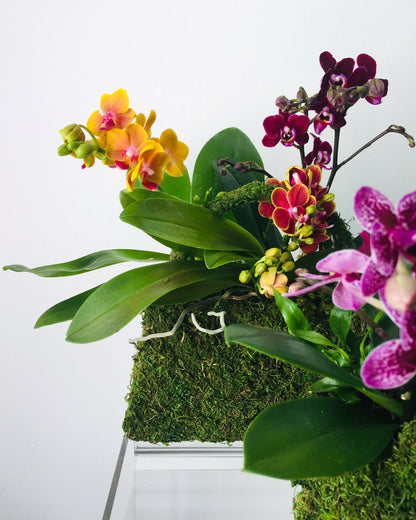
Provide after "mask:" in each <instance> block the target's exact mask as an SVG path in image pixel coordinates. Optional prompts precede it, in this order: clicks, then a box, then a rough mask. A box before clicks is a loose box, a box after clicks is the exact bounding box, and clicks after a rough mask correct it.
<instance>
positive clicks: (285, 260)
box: [239, 247, 295, 298]
mask: <svg viewBox="0 0 416 520" xmlns="http://www.w3.org/2000/svg"><path fill="white" fill-rule="evenodd" d="M294 268H295V263H294V261H293V260H292V255H291V254H290V252H289V251H282V250H281V249H279V248H278V247H273V248H271V249H268V250H267V251H266V252H265V253H264V256H263V257H262V258H260V260H258V261H257V262H256V263H255V264H254V265H253V266H252V268H251V269H250V270H244V271H241V273H240V276H239V281H240V282H241V283H244V284H246V283H249V282H251V281H252V280H253V278H254V280H255V285H256V287H257V290H258V292H259V293H260V294H263V295H264V296H265V297H266V298H271V297H273V296H274V289H276V291H278V292H280V293H285V292H287V291H288V286H287V284H288V281H289V280H288V277H287V275H286V274H285V273H288V272H289V271H293V269H294Z"/></svg>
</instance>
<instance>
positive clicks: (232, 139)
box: [192, 128, 263, 202]
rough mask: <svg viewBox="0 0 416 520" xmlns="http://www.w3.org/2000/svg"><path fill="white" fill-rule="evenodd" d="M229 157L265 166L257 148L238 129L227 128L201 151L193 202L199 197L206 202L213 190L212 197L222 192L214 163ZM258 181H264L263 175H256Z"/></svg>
mask: <svg viewBox="0 0 416 520" xmlns="http://www.w3.org/2000/svg"><path fill="white" fill-rule="evenodd" d="M225 157H229V158H232V159H234V160H235V161H254V162H255V163H257V164H258V165H260V166H261V167H262V166H263V163H262V160H261V157H260V155H259V153H258V152H257V150H256V148H255V146H254V145H253V143H252V142H251V141H250V139H249V138H248V137H247V135H246V134H244V133H243V132H242V131H241V130H239V129H238V128H226V129H225V130H222V131H221V132H218V134H216V135H214V136H213V137H212V138H211V139H210V140H209V141H208V142H207V143H206V144H205V145H204V147H203V148H202V150H201V151H200V153H199V155H198V157H197V159H196V162H195V168H194V172H193V174H192V200H194V197H195V196H197V197H199V199H200V200H201V202H203V201H204V199H205V195H206V193H207V192H208V191H209V190H212V195H216V194H217V193H218V191H220V189H221V188H220V183H219V182H218V179H217V176H216V174H215V171H214V168H213V166H212V163H213V161H218V160H219V159H223V158H225ZM256 177H257V178H258V180H262V179H263V175H262V174H256Z"/></svg>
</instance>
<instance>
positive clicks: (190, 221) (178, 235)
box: [120, 199, 263, 255]
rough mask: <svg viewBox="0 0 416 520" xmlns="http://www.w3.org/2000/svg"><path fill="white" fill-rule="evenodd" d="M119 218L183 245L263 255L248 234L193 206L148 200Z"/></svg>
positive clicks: (169, 201)
mask: <svg viewBox="0 0 416 520" xmlns="http://www.w3.org/2000/svg"><path fill="white" fill-rule="evenodd" d="M120 218H121V220H122V221H123V222H127V223H128V224H131V225H133V226H136V227H138V228H139V229H142V230H143V231H145V232H146V233H148V234H149V235H152V236H154V237H156V238H160V239H162V240H169V241H171V242H175V243H178V244H182V245H185V246H189V247H196V248H200V249H214V250H221V251H248V252H250V253H253V254H257V255H258V254H263V248H262V247H261V245H260V244H259V242H258V241H257V240H256V239H255V238H254V237H253V236H252V235H251V234H250V233H248V231H246V230H245V229H243V228H242V227H241V226H239V225H238V224H235V223H234V222H231V221H229V220H227V219H225V218H222V217H218V216H217V215H214V214H213V213H212V212H211V211H209V210H208V209H206V208H204V207H202V206H197V205H195V204H190V203H187V202H183V201H179V200H168V199H166V200H161V199H149V200H145V201H143V202H140V203H136V204H130V206H128V207H127V208H126V209H125V210H124V211H123V213H122V214H121V215H120Z"/></svg>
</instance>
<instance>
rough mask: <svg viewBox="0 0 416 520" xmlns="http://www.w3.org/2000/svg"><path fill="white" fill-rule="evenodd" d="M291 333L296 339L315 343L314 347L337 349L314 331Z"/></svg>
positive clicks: (293, 331)
mask: <svg viewBox="0 0 416 520" xmlns="http://www.w3.org/2000/svg"><path fill="white" fill-rule="evenodd" d="M291 332H292V333H293V335H294V336H296V337H297V338H299V339H303V340H304V341H309V342H310V343H315V345H325V346H326V347H334V348H338V347H337V345H335V343H333V342H332V341H331V340H329V339H328V338H326V337H325V336H324V335H323V334H320V333H319V332H316V331H315V330H291Z"/></svg>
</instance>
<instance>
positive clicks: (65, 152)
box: [58, 144, 71, 157]
mask: <svg viewBox="0 0 416 520" xmlns="http://www.w3.org/2000/svg"><path fill="white" fill-rule="evenodd" d="M70 153H71V151H70V150H68V148H67V146H66V144H61V146H60V147H59V148H58V155H60V156H61V157H63V156H64V155H69V154H70Z"/></svg>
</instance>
